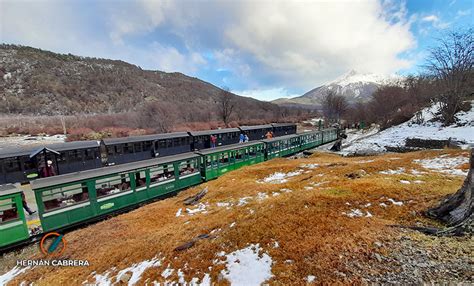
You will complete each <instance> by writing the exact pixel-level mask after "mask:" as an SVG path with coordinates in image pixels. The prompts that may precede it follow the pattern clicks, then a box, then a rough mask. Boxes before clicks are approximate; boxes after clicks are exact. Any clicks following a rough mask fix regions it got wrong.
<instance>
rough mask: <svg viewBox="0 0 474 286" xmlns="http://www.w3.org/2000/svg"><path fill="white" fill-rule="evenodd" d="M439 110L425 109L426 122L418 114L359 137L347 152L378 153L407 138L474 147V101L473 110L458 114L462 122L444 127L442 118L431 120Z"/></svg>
mask: <svg viewBox="0 0 474 286" xmlns="http://www.w3.org/2000/svg"><path fill="white" fill-rule="evenodd" d="M437 111H438V107H437V106H436V105H432V106H430V107H427V108H424V109H423V110H421V117H422V118H423V123H421V124H417V123H416V117H415V116H414V117H413V118H412V119H411V120H409V121H407V122H405V123H402V124H400V125H397V126H393V127H390V128H388V129H385V130H383V131H381V132H379V133H377V134H375V135H373V136H369V137H364V138H362V139H361V140H355V141H353V142H351V144H350V145H349V146H348V147H347V148H344V150H343V151H342V153H343V154H353V153H367V152H369V153H371V152H373V153H377V152H383V151H385V150H386V146H390V147H402V146H404V145H405V140H406V139H407V138H419V139H434V140H448V139H449V138H451V139H452V140H455V141H460V142H464V145H463V147H468V146H474V101H471V110H469V111H468V112H459V113H458V114H457V117H458V120H459V121H458V123H456V124H453V125H450V126H444V127H443V126H442V123H441V122H439V121H431V120H432V119H433V117H434V114H435V113H436V112H437Z"/></svg>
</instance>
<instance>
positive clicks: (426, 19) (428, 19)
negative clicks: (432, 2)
mask: <svg viewBox="0 0 474 286" xmlns="http://www.w3.org/2000/svg"><path fill="white" fill-rule="evenodd" d="M421 21H423V22H438V21H439V18H438V16H436V15H428V16H425V17H423V18H421Z"/></svg>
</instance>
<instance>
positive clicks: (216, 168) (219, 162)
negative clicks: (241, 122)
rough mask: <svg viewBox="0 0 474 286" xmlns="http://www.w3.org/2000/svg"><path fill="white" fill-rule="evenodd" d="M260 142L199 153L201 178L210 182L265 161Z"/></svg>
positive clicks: (262, 146)
mask: <svg viewBox="0 0 474 286" xmlns="http://www.w3.org/2000/svg"><path fill="white" fill-rule="evenodd" d="M264 147H265V146H264V145H263V143H262V142H248V143H241V144H234V145H229V146H222V147H217V148H212V149H206V150H202V151H199V152H198V154H200V155H201V158H200V160H201V161H200V165H201V174H202V177H203V178H204V179H205V180H206V181H207V180H212V179H215V178H217V177H219V176H220V175H222V174H225V173H227V172H229V171H232V170H237V169H239V168H241V167H243V166H247V165H253V164H256V163H259V162H263V161H264V160H265V155H264V153H265V149H264Z"/></svg>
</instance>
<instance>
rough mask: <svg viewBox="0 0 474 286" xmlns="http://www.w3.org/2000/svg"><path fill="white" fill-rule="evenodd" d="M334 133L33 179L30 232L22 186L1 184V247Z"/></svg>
mask: <svg viewBox="0 0 474 286" xmlns="http://www.w3.org/2000/svg"><path fill="white" fill-rule="evenodd" d="M337 138H338V130H337V129H335V128H331V129H324V130H321V131H311V132H305V133H301V134H294V135H287V136H282V137H277V138H272V139H266V140H262V141H254V142H247V143H242V144H234V145H227V146H222V147H217V148H213V149H206V150H201V151H197V152H188V153H183V154H178V155H173V156H167V157H162V158H156V159H151V160H144V161H138V162H133V163H127V164H122V165H117V166H112V167H104V168H99V169H93V170H86V171H81V172H76V173H70V174H65V175H60V176H54V177H49V178H43V179H38V180H35V181H33V182H32V183H31V188H32V190H33V191H34V194H35V199H36V206H37V209H38V214H39V220H40V224H41V226H40V228H39V229H38V228H37V229H36V231H34V232H32V231H31V230H29V229H28V224H27V219H26V216H25V213H24V211H23V205H22V191H21V190H19V189H17V188H16V187H15V186H13V185H4V186H0V252H5V251H6V250H8V249H9V248H11V247H14V246H17V245H19V244H22V243H27V242H29V241H31V240H34V239H35V238H36V237H38V236H39V235H40V234H41V233H44V232H50V231H53V230H55V231H58V230H65V229H68V228H71V227H75V226H77V225H79V224H83V223H87V222H91V221H96V220H100V219H103V218H104V217H107V216H110V215H112V214H115V213H118V212H123V211H126V210H128V209H130V208H134V207H137V206H139V205H141V204H144V203H147V202H150V201H153V200H155V199H159V198H163V197H166V196H170V195H173V194H175V193H176V192H177V191H179V190H183V189H185V188H188V187H191V186H194V185H197V184H200V183H202V182H204V181H208V180H212V179H215V178H217V177H219V176H221V175H222V174H224V173H227V172H230V171H232V170H236V169H239V168H241V167H243V166H248V165H253V164H257V163H260V162H263V161H266V160H271V159H273V158H278V157H285V156H289V155H292V154H295V153H297V152H301V151H303V150H307V149H310V148H314V147H317V146H319V145H322V144H325V143H329V142H331V141H334V140H336V139H337Z"/></svg>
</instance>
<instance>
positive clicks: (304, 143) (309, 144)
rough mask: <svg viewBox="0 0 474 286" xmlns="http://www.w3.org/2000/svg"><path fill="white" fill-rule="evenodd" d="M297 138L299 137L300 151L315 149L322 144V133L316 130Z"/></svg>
mask: <svg viewBox="0 0 474 286" xmlns="http://www.w3.org/2000/svg"><path fill="white" fill-rule="evenodd" d="M298 136H299V137H300V144H301V145H300V146H301V151H303V150H307V149H311V148H314V147H317V146H319V145H321V144H322V143H323V142H322V133H321V131H318V130H315V131H308V132H305V133H301V134H298Z"/></svg>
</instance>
